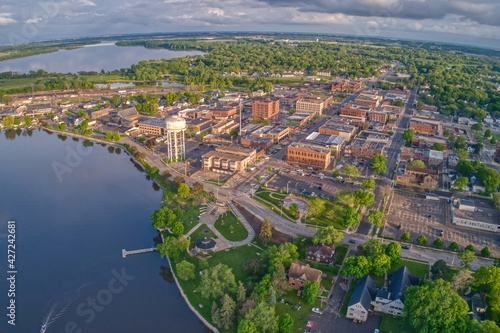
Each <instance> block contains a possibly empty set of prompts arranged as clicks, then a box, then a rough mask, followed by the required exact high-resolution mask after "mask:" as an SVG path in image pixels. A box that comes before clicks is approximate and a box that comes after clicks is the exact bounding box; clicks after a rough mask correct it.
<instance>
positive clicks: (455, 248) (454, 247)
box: [449, 242, 460, 252]
mask: <svg viewBox="0 0 500 333" xmlns="http://www.w3.org/2000/svg"><path fill="white" fill-rule="evenodd" d="M449 249H450V251H454V252H457V251H458V250H460V248H459V247H458V243H457V242H453V243H451V244H450V247H449Z"/></svg>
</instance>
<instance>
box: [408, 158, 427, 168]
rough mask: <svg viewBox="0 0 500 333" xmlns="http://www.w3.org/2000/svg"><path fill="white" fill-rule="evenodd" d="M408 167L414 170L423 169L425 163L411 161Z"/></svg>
mask: <svg viewBox="0 0 500 333" xmlns="http://www.w3.org/2000/svg"><path fill="white" fill-rule="evenodd" d="M408 165H410V166H412V167H416V168H425V163H424V162H423V161H420V160H415V161H412V162H410V163H408Z"/></svg>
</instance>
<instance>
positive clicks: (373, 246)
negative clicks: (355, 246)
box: [363, 238, 383, 256]
mask: <svg viewBox="0 0 500 333" xmlns="http://www.w3.org/2000/svg"><path fill="white" fill-rule="evenodd" d="M363 252H364V253H365V255H366V256H374V255H377V254H381V253H383V247H382V242H381V241H380V239H374V238H372V239H370V240H369V241H368V242H366V243H364V244H363Z"/></svg>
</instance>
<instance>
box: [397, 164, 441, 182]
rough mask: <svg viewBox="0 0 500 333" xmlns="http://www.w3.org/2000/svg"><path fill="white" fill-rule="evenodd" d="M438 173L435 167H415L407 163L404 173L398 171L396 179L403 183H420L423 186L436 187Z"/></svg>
mask: <svg viewBox="0 0 500 333" xmlns="http://www.w3.org/2000/svg"><path fill="white" fill-rule="evenodd" d="M439 173H440V172H439V170H436V169H429V168H417V167H414V166H411V165H408V164H407V165H406V166H405V169H404V173H402V174H401V173H399V171H398V175H397V176H396V181H398V182H402V183H405V184H409V183H416V184H422V185H423V186H425V187H437V186H438V185H439Z"/></svg>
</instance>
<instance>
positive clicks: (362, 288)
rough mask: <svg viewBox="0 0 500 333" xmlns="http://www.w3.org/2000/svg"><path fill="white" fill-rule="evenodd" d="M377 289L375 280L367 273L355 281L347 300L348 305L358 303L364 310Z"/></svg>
mask: <svg viewBox="0 0 500 333" xmlns="http://www.w3.org/2000/svg"><path fill="white" fill-rule="evenodd" d="M376 293H377V289H376V288H375V282H373V280H372V278H371V277H370V276H369V275H365V276H364V277H363V278H362V279H361V280H359V281H358V283H356V287H354V291H353V293H352V296H351V300H350V301H349V306H351V305H355V304H358V303H360V304H361V305H362V306H363V307H364V308H365V309H366V310H368V309H370V304H371V302H372V301H373V299H374V298H375V295H376Z"/></svg>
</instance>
